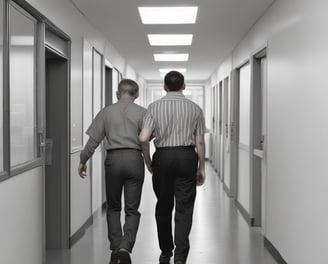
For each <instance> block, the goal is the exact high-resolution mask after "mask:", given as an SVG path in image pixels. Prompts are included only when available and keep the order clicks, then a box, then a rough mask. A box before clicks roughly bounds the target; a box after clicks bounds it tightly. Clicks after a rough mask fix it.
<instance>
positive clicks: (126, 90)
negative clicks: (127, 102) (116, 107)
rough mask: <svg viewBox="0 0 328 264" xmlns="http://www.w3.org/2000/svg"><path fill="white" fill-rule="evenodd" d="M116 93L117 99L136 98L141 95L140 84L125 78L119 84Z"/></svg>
mask: <svg viewBox="0 0 328 264" xmlns="http://www.w3.org/2000/svg"><path fill="white" fill-rule="evenodd" d="M116 95H117V99H121V98H123V97H124V98H128V97H130V98H131V99H133V100H135V99H136V98H137V97H138V96H139V86H138V84H137V83H136V82H135V81H133V80H130V79H123V80H122V81H120V83H119V84H118V89H117V92H116Z"/></svg>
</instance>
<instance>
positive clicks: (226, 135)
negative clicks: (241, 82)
mask: <svg viewBox="0 0 328 264" xmlns="http://www.w3.org/2000/svg"><path fill="white" fill-rule="evenodd" d="M223 87H224V103H223V123H224V129H223V177H222V180H223V183H224V187H225V189H227V190H229V189H230V105H231V102H230V100H231V92H230V85H229V77H226V78H225V79H224V83H223Z"/></svg>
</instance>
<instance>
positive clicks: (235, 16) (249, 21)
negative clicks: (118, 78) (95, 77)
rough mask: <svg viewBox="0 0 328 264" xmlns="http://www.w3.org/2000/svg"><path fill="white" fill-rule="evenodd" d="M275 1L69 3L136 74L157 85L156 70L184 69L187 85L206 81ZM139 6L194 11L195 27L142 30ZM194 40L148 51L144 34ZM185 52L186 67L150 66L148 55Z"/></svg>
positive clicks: (102, 0)
mask: <svg viewBox="0 0 328 264" xmlns="http://www.w3.org/2000/svg"><path fill="white" fill-rule="evenodd" d="M273 1H274V0H92V1H90V0H73V2H74V4H75V5H76V6H77V7H78V8H79V9H80V11H81V12H82V13H83V14H84V15H85V16H86V17H87V19H88V20H89V21H90V22H91V24H92V25H93V26H94V27H96V28H97V29H98V30H99V31H101V32H102V33H103V34H104V35H105V36H106V37H107V39H108V40H109V42H110V43H111V44H113V46H114V47H115V48H116V49H117V51H118V52H119V53H120V54H121V55H122V57H124V58H125V59H126V60H127V63H128V64H130V65H131V66H132V67H133V68H134V69H135V70H136V72H137V73H138V74H139V75H140V76H142V77H143V78H144V79H145V80H147V81H156V80H161V77H160V74H159V68H187V72H186V73H185V74H184V75H185V77H186V80H189V81H201V82H203V81H205V80H207V79H208V78H209V76H210V75H211V74H212V73H213V71H214V70H215V69H216V68H218V66H219V64H220V62H221V61H222V60H223V59H224V58H226V57H227V55H228V54H229V53H230V52H231V51H232V50H233V48H234V47H235V46H236V45H237V44H238V43H239V42H240V41H241V39H242V38H243V36H244V35H245V34H246V33H247V32H248V30H249V29H250V28H251V27H252V25H253V24H254V23H255V22H256V21H257V20H258V19H259V18H260V17H261V16H262V15H263V13H264V12H265V10H266V9H267V8H268V7H269V6H270V5H271V3H272V2H273ZM138 6H198V7H199V8H198V15H197V21H196V24H192V25H143V24H142V23H141V19H140V16H139V12H138V8H137V7H138ZM150 33H152V34H171V33H173V34H174V33H175V34H190V33H191V34H194V37H193V43H192V46H183V47H181V46H180V47H158V46H157V47H154V46H153V47H152V46H150V45H149V43H148V39H147V34H150ZM170 51H172V52H181V53H186V52H188V53H189V54H190V55H189V61H188V62H155V61H154V59H153V53H160V52H170Z"/></svg>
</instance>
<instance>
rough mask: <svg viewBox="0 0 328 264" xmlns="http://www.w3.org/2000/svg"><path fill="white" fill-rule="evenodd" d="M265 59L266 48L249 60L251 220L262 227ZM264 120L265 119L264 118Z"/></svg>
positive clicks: (254, 224)
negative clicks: (262, 67)
mask: <svg viewBox="0 0 328 264" xmlns="http://www.w3.org/2000/svg"><path fill="white" fill-rule="evenodd" d="M266 57H267V48H266V47H264V48H262V49H260V51H258V52H256V53H254V54H253V55H252V58H251V131H250V135H251V146H250V152H251V164H250V169H251V186H252V188H251V193H250V195H251V197H250V204H251V205H252V206H251V208H252V211H251V212H250V213H251V218H252V219H253V222H252V224H253V226H261V225H262V223H261V222H262V173H261V166H262V158H263V157H262V158H261V155H263V154H261V153H259V150H262V115H263V113H262V103H263V102H262V93H263V90H262V89H263V87H262V84H261V59H262V58H266ZM265 118H266V117H265Z"/></svg>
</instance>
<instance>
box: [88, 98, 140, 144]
mask: <svg viewBox="0 0 328 264" xmlns="http://www.w3.org/2000/svg"><path fill="white" fill-rule="evenodd" d="M145 114H146V109H145V108H143V107H141V106H139V105H137V104H135V103H133V101H132V100H123V99H121V100H119V101H118V102H117V103H115V104H112V105H110V106H108V107H106V108H104V109H102V110H101V111H100V112H99V113H98V114H97V116H96V117H95V119H94V120H93V122H92V124H91V125H90V127H89V128H88V130H87V132H86V133H87V134H88V135H89V136H90V137H91V138H93V139H94V140H95V141H96V142H98V143H100V142H101V140H102V139H103V138H104V137H106V138H107V141H108V149H120V148H133V149H141V147H140V143H139V138H138V136H139V134H140V132H141V129H142V120H143V118H144V116H145Z"/></svg>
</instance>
